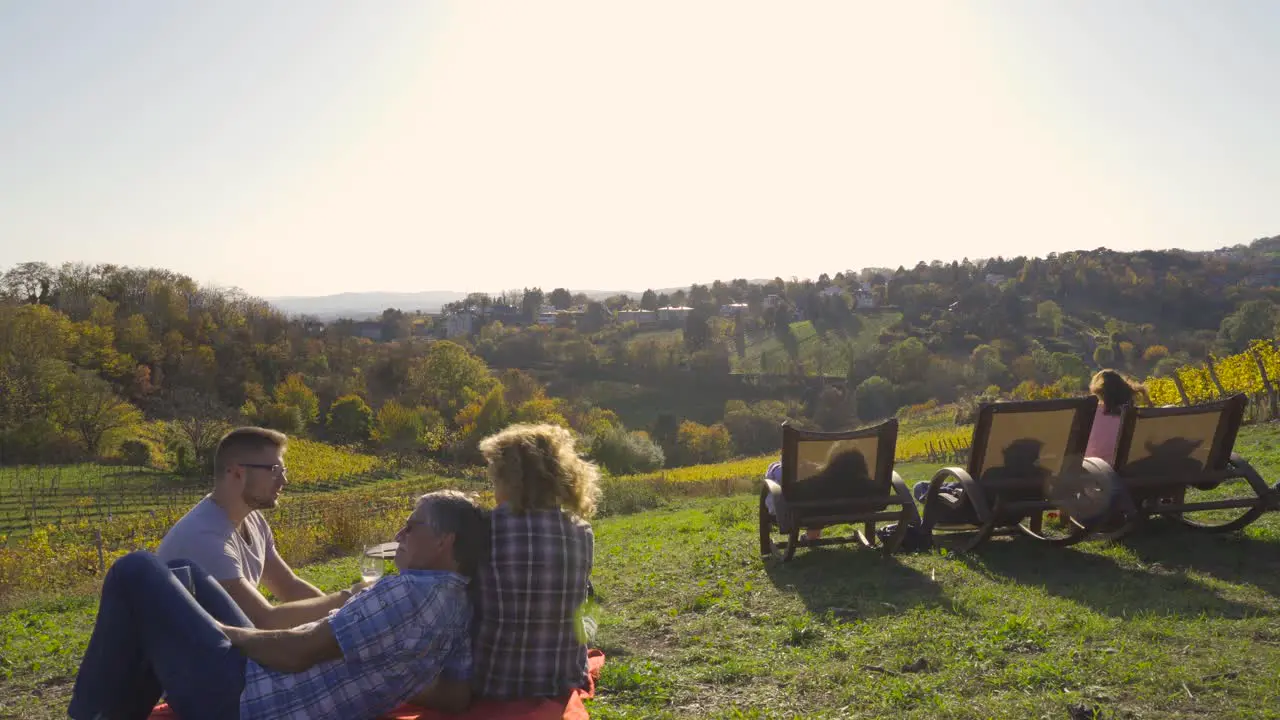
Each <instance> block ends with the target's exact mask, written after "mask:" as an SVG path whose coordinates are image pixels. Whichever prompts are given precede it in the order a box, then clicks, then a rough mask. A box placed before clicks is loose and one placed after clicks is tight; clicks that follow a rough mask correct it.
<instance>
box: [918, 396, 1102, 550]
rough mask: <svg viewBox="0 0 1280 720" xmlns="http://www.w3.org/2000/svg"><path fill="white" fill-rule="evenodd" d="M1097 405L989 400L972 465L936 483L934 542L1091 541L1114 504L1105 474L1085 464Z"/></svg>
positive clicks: (930, 508)
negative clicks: (1019, 537) (998, 538)
mask: <svg viewBox="0 0 1280 720" xmlns="http://www.w3.org/2000/svg"><path fill="white" fill-rule="evenodd" d="M1097 405H1098V399H1097V398H1096V397H1093V396H1089V397H1081V398H1070V399H1066V400H1036V401H1030V402H1002V403H989V404H986V405H983V406H982V407H981V408H980V409H979V411H978V420H977V422H976V423H975V424H974V428H973V444H972V446H971V449H970V451H969V462H968V465H967V466H966V467H963V468H961V467H947V468H943V469H941V470H939V471H938V472H937V473H936V474H935V475H934V476H933V479H932V480H931V481H930V483H929V490H928V493H927V495H926V496H925V499H924V504H925V508H924V526H925V528H926V529H927V530H930V531H932V533H933V540H934V542H935V543H936V544H938V545H941V546H943V547H947V548H949V549H953V550H955V551H957V552H967V551H969V550H972V549H973V548H975V547H977V546H978V545H980V544H982V543H983V542H985V541H986V540H987V539H988V538H990V537H992V536H993V535H1012V534H1019V533H1020V534H1023V535H1026V536H1028V537H1031V538H1034V539H1037V540H1042V541H1045V542H1049V543H1053V544H1057V545H1071V544H1073V543H1077V542H1080V541H1081V540H1083V539H1085V538H1086V537H1087V536H1088V534H1089V532H1090V531H1091V530H1092V528H1093V527H1095V526H1096V525H1097V524H1098V523H1100V522H1102V521H1103V520H1105V519H1106V517H1107V516H1108V514H1109V506H1110V502H1111V495H1110V488H1109V486H1107V485H1106V476H1105V474H1103V473H1095V472H1092V471H1090V470H1088V469H1087V468H1085V467H1084V465H1083V456H1084V449H1085V447H1086V446H1087V445H1088V442H1089V430H1090V429H1091V428H1092V427H1093V417H1094V412H1095V410H1096V408H1097ZM955 485H958V486H959V488H958V491H957V489H953V488H954V486H955ZM1054 511H1057V515H1058V517H1056V518H1054V517H1053V513H1054ZM1046 516H1048V517H1046ZM1071 519H1075V520H1076V522H1074V523H1073V522H1071Z"/></svg>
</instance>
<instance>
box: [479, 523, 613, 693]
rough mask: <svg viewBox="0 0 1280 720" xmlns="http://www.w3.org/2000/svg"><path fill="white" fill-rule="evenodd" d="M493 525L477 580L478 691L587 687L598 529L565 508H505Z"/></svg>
mask: <svg viewBox="0 0 1280 720" xmlns="http://www.w3.org/2000/svg"><path fill="white" fill-rule="evenodd" d="M491 521H492V524H491V533H492V545H491V556H490V560H489V562H488V563H485V564H483V565H482V566H481V567H480V569H479V572H478V573H477V574H476V591H477V598H476V612H477V615H476V618H475V632H474V643H473V649H474V652H475V666H474V675H473V678H472V688H473V690H474V691H475V692H477V693H478V694H480V695H483V696H485V697H491V698H505V699H511V698H527V697H559V696H563V695H566V694H568V693H570V692H572V691H573V690H574V689H575V688H579V687H584V686H585V684H586V682H587V646H586V645H585V644H584V642H583V634H582V617H581V615H580V610H581V608H582V606H583V604H584V603H585V602H586V600H587V580H588V578H589V577H590V575H591V562H592V553H593V552H594V547H595V538H594V536H593V534H592V532H591V526H590V525H589V524H587V523H586V522H583V521H581V520H578V519H576V518H573V517H571V516H570V515H568V514H566V513H564V512H561V511H560V510H534V511H530V512H527V513H525V514H523V515H520V514H516V513H514V512H512V511H511V510H510V509H509V508H508V507H507V506H505V505H502V506H499V507H498V508H496V509H495V510H494V511H493V514H492V516H491Z"/></svg>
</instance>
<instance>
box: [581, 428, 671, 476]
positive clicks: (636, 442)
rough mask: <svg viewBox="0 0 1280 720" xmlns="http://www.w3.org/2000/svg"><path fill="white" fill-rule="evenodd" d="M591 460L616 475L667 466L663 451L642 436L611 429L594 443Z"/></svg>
mask: <svg viewBox="0 0 1280 720" xmlns="http://www.w3.org/2000/svg"><path fill="white" fill-rule="evenodd" d="M588 453H589V455H590V456H591V459H593V460H595V461H596V462H597V463H599V464H600V465H601V466H603V467H604V469H606V470H608V471H609V472H611V473H613V474H614V475H630V474H633V473H639V472H649V471H651V470H657V469H658V468H661V467H662V464H663V463H664V462H666V455H665V454H663V452H662V448H660V447H658V444H657V443H655V442H654V441H652V440H650V439H649V436H648V435H646V434H644V433H639V432H627V431H626V430H624V429H621V428H610V429H608V430H605V431H604V432H602V433H600V434H598V435H596V436H595V437H593V438H592V439H591V444H590V450H589V451H588Z"/></svg>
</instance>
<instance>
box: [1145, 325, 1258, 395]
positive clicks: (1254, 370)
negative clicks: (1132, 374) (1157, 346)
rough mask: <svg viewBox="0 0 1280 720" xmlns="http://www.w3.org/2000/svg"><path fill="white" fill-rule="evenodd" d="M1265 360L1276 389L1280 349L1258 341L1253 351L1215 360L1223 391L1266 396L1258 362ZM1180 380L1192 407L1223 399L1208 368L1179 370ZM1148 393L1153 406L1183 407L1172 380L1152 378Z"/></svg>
mask: <svg viewBox="0 0 1280 720" xmlns="http://www.w3.org/2000/svg"><path fill="white" fill-rule="evenodd" d="M1255 358H1257V359H1261V360H1262V365H1263V367H1265V368H1266V370H1267V377H1268V379H1270V380H1271V382H1272V387H1275V384H1276V381H1277V380H1280V349H1277V348H1276V346H1275V344H1274V343H1271V342H1268V341H1265V340H1255V341H1253V343H1252V344H1251V345H1250V347H1249V350H1247V351H1245V352H1242V353H1237V354H1235V355H1231V356H1229V357H1225V358H1215V359H1214V370H1215V372H1216V373H1217V375H1218V381H1219V382H1221V383H1222V389H1223V390H1225V391H1226V392H1227V394H1235V393H1246V394H1248V395H1254V394H1257V393H1260V392H1263V391H1264V390H1265V389H1266V387H1265V385H1264V384H1263V382H1262V372H1261V371H1260V370H1259V369H1258V360H1257V359H1255ZM1178 379H1179V380H1181V381H1182V386H1183V388H1184V389H1185V390H1186V391H1187V399H1188V400H1190V401H1191V402H1192V403H1203V402H1209V401H1211V400H1214V399H1216V398H1218V397H1219V395H1220V393H1219V392H1218V388H1217V386H1216V385H1214V384H1213V378H1212V377H1211V376H1210V375H1209V368H1208V366H1207V365H1195V366H1193V365H1184V366H1183V367H1180V368H1178ZM1146 386H1147V392H1148V394H1150V396H1151V402H1152V404H1153V405H1181V404H1182V397H1181V396H1180V395H1179V394H1178V386H1177V384H1176V383H1175V382H1174V380H1173V378H1172V377H1163V378H1148V379H1147V381H1146Z"/></svg>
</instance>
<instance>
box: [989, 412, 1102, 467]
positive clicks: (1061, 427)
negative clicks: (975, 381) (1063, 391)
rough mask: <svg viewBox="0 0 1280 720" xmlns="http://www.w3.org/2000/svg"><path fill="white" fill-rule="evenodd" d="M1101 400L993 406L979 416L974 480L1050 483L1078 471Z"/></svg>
mask: <svg viewBox="0 0 1280 720" xmlns="http://www.w3.org/2000/svg"><path fill="white" fill-rule="evenodd" d="M1097 407H1098V398H1097V397H1095V396H1093V395H1090V396H1087V397H1079V398H1067V399H1065V400H1032V401H1027V402H1000V403H988V404H985V405H983V406H982V407H981V408H979V410H978V421H977V423H976V424H975V425H974V428H973V446H972V448H970V450H969V467H968V468H967V469H968V471H969V475H970V476H971V477H972V478H973V479H974V480H976V481H978V482H983V481H984V480H995V479H1009V480H1015V479H1025V480H1033V479H1038V480H1042V481H1043V480H1048V479H1050V478H1056V477H1062V476H1065V475H1066V474H1068V473H1071V472H1074V471H1075V470H1078V469H1079V467H1080V464H1081V461H1082V460H1083V458H1084V450H1085V447H1087V446H1088V443H1089V430H1090V429H1091V428H1092V427H1093V416H1094V413H1095V412H1096V410H1097Z"/></svg>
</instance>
